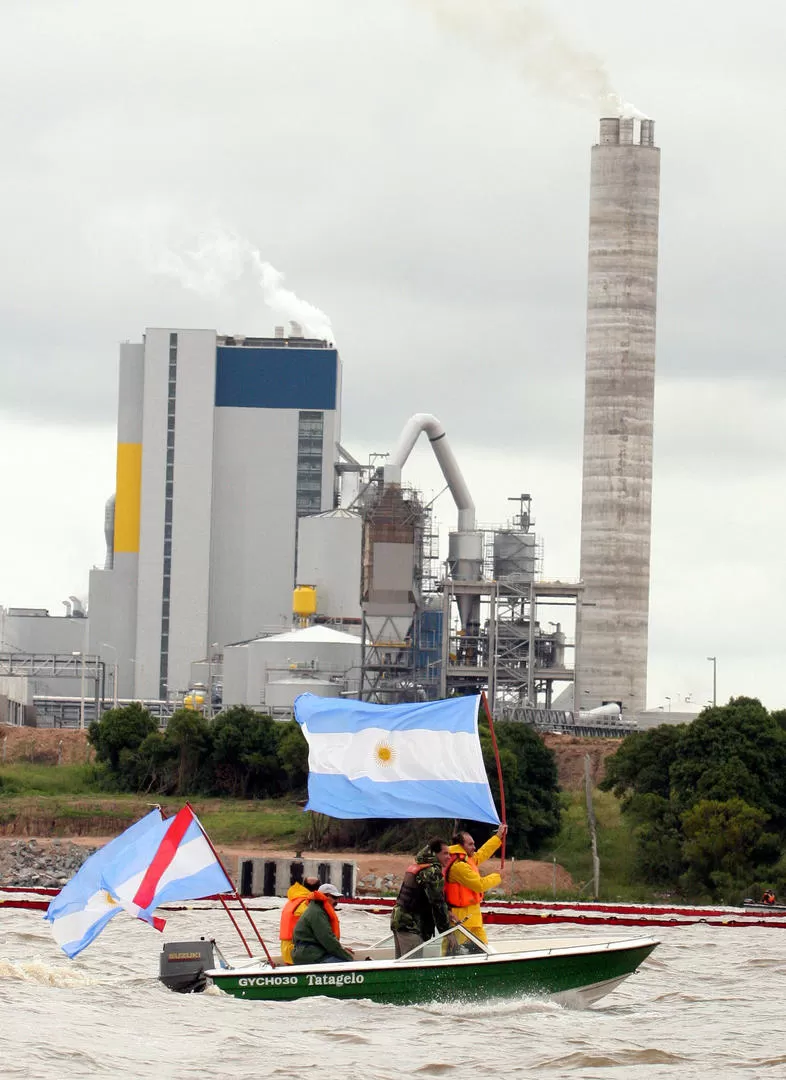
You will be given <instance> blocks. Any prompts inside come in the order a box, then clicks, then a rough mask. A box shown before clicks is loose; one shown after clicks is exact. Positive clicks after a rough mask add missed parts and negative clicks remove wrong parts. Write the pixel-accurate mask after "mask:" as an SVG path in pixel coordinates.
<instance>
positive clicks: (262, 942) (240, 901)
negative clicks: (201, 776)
mask: <svg viewBox="0 0 786 1080" xmlns="http://www.w3.org/2000/svg"><path fill="white" fill-rule="evenodd" d="M186 806H187V807H188V808H189V810H190V811H191V813H192V814H193V813H194V808H193V806H191V804H190V803H186ZM194 817H195V819H196V821H197V822H198V824H199V828H200V830H201V832H202V835H203V836H204V838H205V840H207V843H208V846H209V847H210V850H211V851H212V852H213V855H214V856H215V859H216V862H217V863H218V865H219V866H220V867H221V869H222V870H223V871H224V874H225V875H226V879H227V881H228V882H229V884H230V885H231V886H232V888H233V889H234V894H233V895H234V897H235V900H237V902H238V904H240V906H241V908H242V909H243V911H244V912H245V914H246V918H247V919H248V921H249V922H250V923H251V926H252V928H253V931H254V933H255V934H256V936H257V941H258V942H259V944H260V945H261V946H262V948H263V949H264V952H265V956H266V957H267V960H268V963H269V964H270V966H271V967H273V968H274V967H275V966H276V965H275V964H274V963H273V957H272V956H271V955H270V953H269V952H268V948H267V945H266V944H265V940H264V938H263V937H262V935H261V934H260V932H259V928H258V927H257V924H256V923H255V922H254V920H253V919H252V918H251V912H250V911H249V910H248V908H247V907H246V905H245V904H244V903H243V899H242V897H241V895H240V893H239V892H238V891H237V889H236V888H235V883H234V881H233V880H232V878H231V877H230V876H229V873H228V872H227V868H226V867H225V866H224V864H223V862H222V861H221V856H220V855H219V854H218V852H217V851H216V849H215V848H214V847H213V841H212V840H211V839H210V837H209V836H208V835H207V833H206V832H205V830H204V828H203V827H202V822H201V821H200V820H199V818H198V817H197V815H196V814H194ZM219 899H220V900H221V903H222V904H223V905H224V910H225V911H226V913H227V915H229V917H230V919H232V922H233V923H234V926H235V929H236V930H237V932H238V934H240V940H241V941H242V942H243V944H244V945H245V947H246V951H247V952H248V955H249V956H253V955H254V954H253V953H252V952H251V949H250V948H249V946H248V942H247V941H246V939H245V938H244V937H243V934H242V931H241V929H240V927H239V926H238V924H237V922H236V921H235V919H234V917H233V915H232V913H231V912H230V910H229V908H228V907H227V904H226V901H225V900H224V897H223V896H221V897H219Z"/></svg>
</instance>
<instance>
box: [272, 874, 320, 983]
mask: <svg viewBox="0 0 786 1080" xmlns="http://www.w3.org/2000/svg"><path fill="white" fill-rule="evenodd" d="M319 886H320V881H319V878H315V877H307V878H304V880H303V884H302V885H301V884H300V882H299V881H296V882H295V883H294V884H293V885H290V886H289V888H288V889H287V902H286V904H284V909H283V911H282V912H281V925H280V928H279V935H280V940H281V959H282V960H283V961H284V963H285V964H291V963H292V950H293V949H294V947H295V946H294V942H293V940H292V935H293V933H294V931H295V923H296V922H297V921H298V919H299V918H300V916H301V915H302V914H303V912H304V911H305V910H306V906H307V905H308V902H309V901H310V899H311V895H312V893H314V892H316V890H317V889H318V888H319Z"/></svg>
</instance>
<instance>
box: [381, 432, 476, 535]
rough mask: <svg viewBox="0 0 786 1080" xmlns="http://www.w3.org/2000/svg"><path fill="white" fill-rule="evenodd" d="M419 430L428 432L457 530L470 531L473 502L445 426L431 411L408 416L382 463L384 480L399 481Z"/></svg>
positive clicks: (390, 482)
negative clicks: (455, 515)
mask: <svg viewBox="0 0 786 1080" xmlns="http://www.w3.org/2000/svg"><path fill="white" fill-rule="evenodd" d="M422 431H425V432H426V434H427V435H428V438H429V442H430V443H431V448H432V450H433V451H434V455H435V456H436V459H437V461H438V462H439V467H440V469H441V470H442V475H443V476H444V477H445V482H446V483H447V485H448V487H449V488H450V494H451V495H452V496H453V501H454V502H455V504H456V508H457V510H458V528H459V532H472V530H473V529H474V528H475V503H474V502H473V501H472V496H471V495H470V493H469V488H468V487H467V483H466V481H465V479H464V477H463V475H462V473H461V469H460V468H459V466H458V462H457V461H456V458H455V456H454V454H453V451H452V450H451V448H450V443H449V442H448V438H447V435H446V434H445V429H444V427H443V426H442V424H441V423H440V421H439V420H438V419H437V418H436V416H432V415H431V413H415V415H414V416H410V418H409V420H407V422H406V424H405V425H404V430H403V431H402V432H401V435H400V437H399V440H398V443H397V445H396V449H395V450H394V451H393V453H392V454H391V456H390V460H389V462H388V464H387V465H386V466H385V469H384V475H385V483H386V484H400V483H401V470H402V468H403V466H404V464H405V462H406V460H407V458H408V457H409V455H410V454H411V453H412V448H413V447H414V445H415V443H416V442H417V441H418V438H419V436H420V433H421V432H422Z"/></svg>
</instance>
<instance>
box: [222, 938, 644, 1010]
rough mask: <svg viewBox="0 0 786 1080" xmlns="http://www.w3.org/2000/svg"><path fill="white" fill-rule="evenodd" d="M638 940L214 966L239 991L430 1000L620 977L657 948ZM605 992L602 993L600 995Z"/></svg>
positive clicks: (275, 996) (550, 989)
mask: <svg viewBox="0 0 786 1080" xmlns="http://www.w3.org/2000/svg"><path fill="white" fill-rule="evenodd" d="M655 945H656V943H655V942H647V943H646V944H642V945H639V946H635V947H631V948H622V949H614V950H600V951H592V952H581V953H573V954H565V955H554V954H553V953H552V954H551V955H549V954H543V955H535V956H526V957H524V956H521V955H519V956H514V955H510V954H508V955H501V956H494V957H491V956H489V957H483V958H482V959H475V958H474V957H473V958H467V959H466V960H460V961H457V962H456V961H454V962H453V963H451V964H444V963H439V962H438V961H437V962H431V963H429V962H426V963H423V962H420V963H418V964H417V965H414V964H413V965H407V964H406V962H404V963H401V962H398V963H396V964H395V965H389V966H386V967H379V966H376V965H375V966H367V967H366V966H364V965H363V964H353V965H351V966H349V965H348V966H347V967H346V968H344V969H343V970H341V969H340V968H339V966H338V965H336V966H335V967H328V968H327V969H322V970H320V969H319V968H313V967H310V968H308V969H304V968H298V967H286V968H282V967H278V968H275V969H273V970H267V971H264V972H259V971H257V972H254V973H248V974H245V975H244V974H243V973H242V972H238V971H232V972H227V973H226V974H224V973H219V972H218V971H212V972H210V978H211V979H212V980H213V982H214V983H215V985H216V986H217V987H218V988H219V989H220V990H223V991H224V992H225V993H227V994H232V995H233V996H234V997H239V998H245V999H248V1000H257V1001H296V1000H300V999H301V998H308V997H331V998H341V999H342V1000H354V999H365V1000H371V1001H377V1002H381V1003H386V1004H391V1005H417V1004H420V1003H423V1002H430V1001H462V1002H464V1001H484V1000H488V999H490V998H511V997H517V996H522V995H533V996H545V995H555V994H566V993H568V992H570V991H580V990H581V989H582V988H586V987H593V986H597V985H599V984H604V983H606V984H608V983H612V984H613V983H616V982H618V981H620V980H621V979H624V978H625V977H626V976H627V975H631V974H632V973H633V972H634V971H635V970H636V968H638V966H639V965H640V964H641V963H642V962H643V961H644V960H645V959H646V958H647V956H648V955H649V954H650V953H651V952H652V950H653V949H654V948H655ZM598 996H600V995H598Z"/></svg>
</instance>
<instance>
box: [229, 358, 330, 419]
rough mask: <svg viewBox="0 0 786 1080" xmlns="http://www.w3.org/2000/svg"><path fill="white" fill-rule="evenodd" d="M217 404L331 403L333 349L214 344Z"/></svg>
mask: <svg viewBox="0 0 786 1080" xmlns="http://www.w3.org/2000/svg"><path fill="white" fill-rule="evenodd" d="M216 352H217V357H216V405H217V406H219V407H221V406H223V407H228V408H236V409H335V407H336V369H337V366H338V364H337V360H338V356H337V353H336V350H335V349H289V348H284V349H254V348H245V347H242V348H239V347H236V346H231V345H219V347H218V349H217V350H216Z"/></svg>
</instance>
